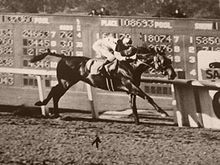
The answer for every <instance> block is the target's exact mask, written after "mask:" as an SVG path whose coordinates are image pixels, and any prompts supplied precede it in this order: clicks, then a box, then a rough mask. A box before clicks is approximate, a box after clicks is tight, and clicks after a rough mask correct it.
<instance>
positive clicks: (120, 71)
mask: <svg viewBox="0 0 220 165" xmlns="http://www.w3.org/2000/svg"><path fill="white" fill-rule="evenodd" d="M126 53H127V54H128V52H126ZM129 53H130V55H134V54H135V55H136V60H127V61H118V65H117V69H116V70H115V71H114V72H113V73H112V74H111V75H107V74H102V73H99V74H91V72H90V70H89V69H88V67H87V62H88V61H90V60H92V59H91V58H88V57H85V56H83V57H79V56H65V55H64V54H57V53H52V52H51V51H50V50H49V49H48V50H47V52H45V53H42V54H40V55H37V56H34V57H33V58H32V59H31V60H30V62H37V61H40V60H42V59H44V58H45V57H46V56H55V57H60V58H61V60H60V61H59V62H58V64H57V68H56V71H57V80H58V84H57V85H56V86H54V87H52V89H51V91H50V92H49V94H48V96H47V98H46V99H44V100H43V101H38V102H36V103H35V105H36V106H42V105H46V104H47V103H48V102H49V101H50V99H52V98H53V104H54V108H53V112H51V113H52V114H53V117H59V111H58V102H59V100H60V98H61V97H62V96H63V95H64V94H65V92H66V91H67V90H68V89H69V88H70V87H71V86H73V85H74V84H76V83H77V82H79V81H83V82H85V83H88V84H90V85H91V86H93V87H96V88H100V89H104V90H109V86H108V84H107V83H106V81H107V80H110V81H111V82H112V84H111V85H112V88H113V89H114V91H122V92H126V93H127V94H129V95H130V101H129V102H130V107H131V109H132V111H133V116H134V121H135V123H136V124H139V117H138V113H137V107H136V96H139V97H141V98H142V99H145V100H147V101H148V102H149V103H150V104H151V105H152V106H153V107H154V108H155V110H156V111H157V112H159V113H160V114H161V115H162V116H164V117H165V116H168V114H167V113H166V112H165V111H164V110H163V109H162V108H161V107H159V106H158V105H157V104H156V103H155V102H154V100H153V99H152V98H151V97H150V96H148V95H147V94H146V93H145V92H143V91H142V90H141V89H140V88H139V86H140V82H141V75H142V73H143V72H150V71H157V72H161V73H162V74H163V75H167V77H168V79H174V78H175V77H176V73H175V71H174V69H173V67H172V62H171V60H170V59H169V58H168V57H166V55H165V52H164V51H159V50H157V51H156V50H154V49H150V48H146V47H137V48H135V47H133V49H131V51H130V52H129Z"/></svg>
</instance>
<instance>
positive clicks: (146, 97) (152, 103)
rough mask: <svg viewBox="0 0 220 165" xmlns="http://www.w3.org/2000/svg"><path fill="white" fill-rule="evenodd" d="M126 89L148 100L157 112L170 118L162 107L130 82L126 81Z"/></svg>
mask: <svg viewBox="0 0 220 165" xmlns="http://www.w3.org/2000/svg"><path fill="white" fill-rule="evenodd" d="M125 87H126V88H127V89H128V92H129V93H131V94H134V95H138V96H139V97H141V98H143V99H145V100H147V101H148V102H149V103H150V104H151V105H152V106H153V107H154V108H155V109H156V111H157V112H159V113H160V114H161V115H162V116H169V115H168V114H167V113H166V112H165V111H164V110H163V109H162V108H161V107H159V106H158V105H157V104H156V103H155V102H154V100H153V99H152V98H151V97H150V96H148V95H147V94H146V93H144V92H143V91H142V90H141V89H140V88H139V87H137V86H136V85H134V84H133V83H132V82H131V81H130V80H126V81H125Z"/></svg>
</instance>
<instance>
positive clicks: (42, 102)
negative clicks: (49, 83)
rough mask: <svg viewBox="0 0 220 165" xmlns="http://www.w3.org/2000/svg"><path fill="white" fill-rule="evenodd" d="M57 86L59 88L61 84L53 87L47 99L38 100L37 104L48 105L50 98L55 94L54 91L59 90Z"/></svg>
mask: <svg viewBox="0 0 220 165" xmlns="http://www.w3.org/2000/svg"><path fill="white" fill-rule="evenodd" d="M57 88H59V84H57V85H56V86H54V87H52V88H51V90H50V92H49V94H48V96H47V98H46V99H44V100H43V101H38V102H36V103H35V105H37V106H42V105H47V103H48V102H49V101H50V99H51V98H52V97H53V96H54V95H55V94H54V93H56V91H57V90H58V89H57Z"/></svg>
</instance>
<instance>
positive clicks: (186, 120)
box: [174, 84, 200, 127]
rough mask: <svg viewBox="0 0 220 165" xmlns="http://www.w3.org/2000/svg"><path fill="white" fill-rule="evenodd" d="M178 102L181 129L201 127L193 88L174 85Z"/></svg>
mask: <svg viewBox="0 0 220 165" xmlns="http://www.w3.org/2000/svg"><path fill="white" fill-rule="evenodd" d="M174 88H175V96H176V101H177V110H176V114H175V115H176V118H177V123H178V126H179V127H182V126H190V127H200V123H199V120H198V116H197V105H196V100H195V93H194V90H193V86H191V85H186V84H185V85H184V84H174Z"/></svg>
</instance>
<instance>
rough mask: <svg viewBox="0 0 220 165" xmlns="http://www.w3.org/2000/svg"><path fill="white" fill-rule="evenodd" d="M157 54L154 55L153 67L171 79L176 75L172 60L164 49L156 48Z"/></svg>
mask: <svg viewBox="0 0 220 165" xmlns="http://www.w3.org/2000/svg"><path fill="white" fill-rule="evenodd" d="M156 52H157V55H156V56H155V57H154V62H155V68H156V69H157V70H159V71H161V72H162V74H163V75H167V76H168V79H169V80H173V79H175V77H176V72H175V71H174V68H173V66H172V61H171V59H170V58H168V57H167V56H166V53H165V50H164V49H163V50H162V49H161V50H157V51H156Z"/></svg>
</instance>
